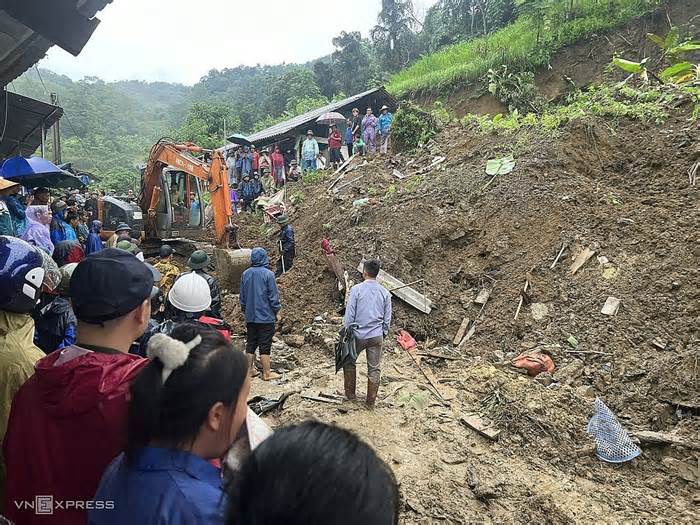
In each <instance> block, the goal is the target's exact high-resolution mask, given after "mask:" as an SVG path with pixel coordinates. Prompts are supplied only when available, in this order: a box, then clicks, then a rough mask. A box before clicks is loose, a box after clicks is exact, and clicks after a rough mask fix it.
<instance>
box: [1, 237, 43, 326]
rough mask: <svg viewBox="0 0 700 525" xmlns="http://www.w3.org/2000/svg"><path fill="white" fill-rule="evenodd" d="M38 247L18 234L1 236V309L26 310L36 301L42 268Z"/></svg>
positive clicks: (29, 310) (24, 311) (37, 300)
mask: <svg viewBox="0 0 700 525" xmlns="http://www.w3.org/2000/svg"><path fill="white" fill-rule="evenodd" d="M42 264H43V259H42V257H41V254H40V253H39V250H37V249H36V248H34V247H33V246H32V245H31V244H29V243H27V242H25V241H23V240H22V239H18V238H17V237H9V236H6V235H1V236H0V310H4V311H7V312H15V313H20V314H28V313H29V312H31V311H32V310H34V307H35V306H36V305H37V303H38V302H39V297H40V296H41V285H42V283H43V281H44V275H45V273H46V272H45V270H44V268H43V267H42Z"/></svg>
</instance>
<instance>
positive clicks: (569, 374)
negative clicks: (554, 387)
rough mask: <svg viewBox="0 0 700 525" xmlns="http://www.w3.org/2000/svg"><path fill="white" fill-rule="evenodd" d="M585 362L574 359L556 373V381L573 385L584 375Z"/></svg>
mask: <svg viewBox="0 0 700 525" xmlns="http://www.w3.org/2000/svg"><path fill="white" fill-rule="evenodd" d="M583 368H584V365H583V361H581V360H580V359H574V360H573V361H571V362H570V363H567V364H566V365H564V366H562V367H560V368H558V369H557V370H556V371H555V372H554V375H553V377H554V380H555V381H557V382H558V383H566V384H571V383H573V382H574V381H576V380H577V379H578V378H579V377H581V376H582V375H583Z"/></svg>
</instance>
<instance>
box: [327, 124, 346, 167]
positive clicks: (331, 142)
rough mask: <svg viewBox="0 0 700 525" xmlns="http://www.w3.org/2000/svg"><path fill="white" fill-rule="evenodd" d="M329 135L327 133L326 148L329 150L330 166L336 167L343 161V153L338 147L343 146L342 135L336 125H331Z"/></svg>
mask: <svg viewBox="0 0 700 525" xmlns="http://www.w3.org/2000/svg"><path fill="white" fill-rule="evenodd" d="M330 131H331V132H330V135H328V149H329V150H330V156H331V166H333V168H334V169H338V166H340V164H341V163H342V162H343V160H344V159H343V154H342V153H341V152H340V148H342V147H343V136H342V135H341V134H340V131H338V126H336V125H335V124H332V125H331V130H330Z"/></svg>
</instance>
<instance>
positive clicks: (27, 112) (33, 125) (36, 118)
mask: <svg viewBox="0 0 700 525" xmlns="http://www.w3.org/2000/svg"><path fill="white" fill-rule="evenodd" d="M5 97H7V100H6V99H5ZM5 108H7V114H6V113H5ZM62 115H63V109H62V108H60V107H58V106H53V105H51V104H47V103H46V102H41V101H40V100H34V99H33V98H29V97H24V96H22V95H18V94H17V93H11V92H9V91H4V92H0V123H5V122H7V123H6V124H5V134H4V135H3V138H2V141H1V142H0V158H3V157H10V156H12V155H22V156H25V157H28V156H29V155H31V154H33V153H34V151H36V149H37V148H38V147H39V146H40V145H41V129H42V123H43V127H44V129H48V128H49V127H51V126H52V125H53V124H54V123H55V122H56V121H57V120H58V119H59V118H61V116H62ZM6 119H7V120H6Z"/></svg>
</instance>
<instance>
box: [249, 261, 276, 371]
mask: <svg viewBox="0 0 700 525" xmlns="http://www.w3.org/2000/svg"><path fill="white" fill-rule="evenodd" d="M250 262H251V267H250V268H248V269H247V270H246V271H245V272H243V275H242V276H241V294H240V301H241V311H242V312H243V314H244V315H245V320H246V328H247V333H248V335H247V343H246V353H247V354H248V362H249V364H250V367H251V370H253V359H254V358H255V351H256V350H257V349H259V350H260V362H261V363H262V367H263V379H264V380H265V381H270V380H271V379H276V378H278V377H279V374H275V373H274V372H271V371H270V351H271V349H272V337H273V336H274V335H275V322H276V321H277V312H279V311H280V309H281V308H282V305H281V304H280V293H279V290H278V289H277V282H276V281H275V274H274V273H272V271H271V270H270V269H269V266H270V258H269V257H268V255H267V252H266V251H265V249H264V248H253V251H252V253H251V255H250Z"/></svg>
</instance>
